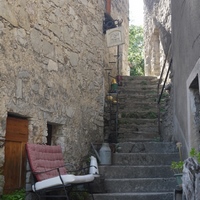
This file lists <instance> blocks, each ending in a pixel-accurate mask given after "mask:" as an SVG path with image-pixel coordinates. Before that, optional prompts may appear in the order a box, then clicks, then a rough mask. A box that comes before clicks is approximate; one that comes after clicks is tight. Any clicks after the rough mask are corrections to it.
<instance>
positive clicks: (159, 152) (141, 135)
mask: <svg viewBox="0 0 200 200" xmlns="http://www.w3.org/2000/svg"><path fill="white" fill-rule="evenodd" d="M157 81H158V80H157V78H155V77H123V85H122V86H121V87H120V88H119V90H120V93H119V95H118V98H119V99H118V100H119V130H118V144H117V148H116V152H115V153H113V156H112V158H113V160H112V165H111V166H99V171H100V174H101V179H102V180H103V182H101V187H102V191H101V192H100V193H97V194H95V195H94V198H95V200H173V190H174V189H175V187H176V181H175V179H174V177H173V173H172V171H171V170H170V164H171V161H172V160H178V152H177V149H176V148H175V145H174V144H173V143H170V142H160V140H159V135H158V124H157V108H156V87H157Z"/></svg>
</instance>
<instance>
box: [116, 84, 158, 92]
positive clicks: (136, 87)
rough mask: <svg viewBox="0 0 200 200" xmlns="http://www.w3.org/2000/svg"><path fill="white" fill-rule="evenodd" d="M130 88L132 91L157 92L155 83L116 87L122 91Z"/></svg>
mask: <svg viewBox="0 0 200 200" xmlns="http://www.w3.org/2000/svg"><path fill="white" fill-rule="evenodd" d="M129 89H131V90H132V91H139V90H140V91H146V90H148V91H151V92H157V87H156V85H152V84H148V85H134V84H127V85H123V86H121V87H119V88H118V91H123V90H129Z"/></svg>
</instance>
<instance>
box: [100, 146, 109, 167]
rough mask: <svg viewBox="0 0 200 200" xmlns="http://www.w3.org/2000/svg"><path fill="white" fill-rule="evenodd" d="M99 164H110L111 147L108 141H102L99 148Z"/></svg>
mask: <svg viewBox="0 0 200 200" xmlns="http://www.w3.org/2000/svg"><path fill="white" fill-rule="evenodd" d="M99 157H100V161H101V165H111V149H110V146H109V143H103V144H102V146H101V149H100V150H99Z"/></svg>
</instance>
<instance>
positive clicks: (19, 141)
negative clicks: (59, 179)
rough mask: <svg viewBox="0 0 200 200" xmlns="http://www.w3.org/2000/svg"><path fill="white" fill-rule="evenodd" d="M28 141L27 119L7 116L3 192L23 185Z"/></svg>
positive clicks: (6, 192) (8, 191)
mask: <svg viewBox="0 0 200 200" xmlns="http://www.w3.org/2000/svg"><path fill="white" fill-rule="evenodd" d="M27 141H28V120H27V119H25V118H19V117H13V116H8V117H7V122H6V143H5V163H4V172H3V174H4V179H5V184H4V194H8V193H10V192H13V191H15V190H17V189H21V188H24V187H25V180H26V152H25V144H26V143H27Z"/></svg>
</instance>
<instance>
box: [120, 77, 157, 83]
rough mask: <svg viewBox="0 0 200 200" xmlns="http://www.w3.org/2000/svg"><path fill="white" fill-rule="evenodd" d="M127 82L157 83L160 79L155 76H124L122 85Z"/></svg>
mask: <svg viewBox="0 0 200 200" xmlns="http://www.w3.org/2000/svg"><path fill="white" fill-rule="evenodd" d="M124 81H125V82H126V81H138V82H141V81H149V82H151V81H157V82H158V78H157V77H155V76H122V83H123V82H124Z"/></svg>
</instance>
